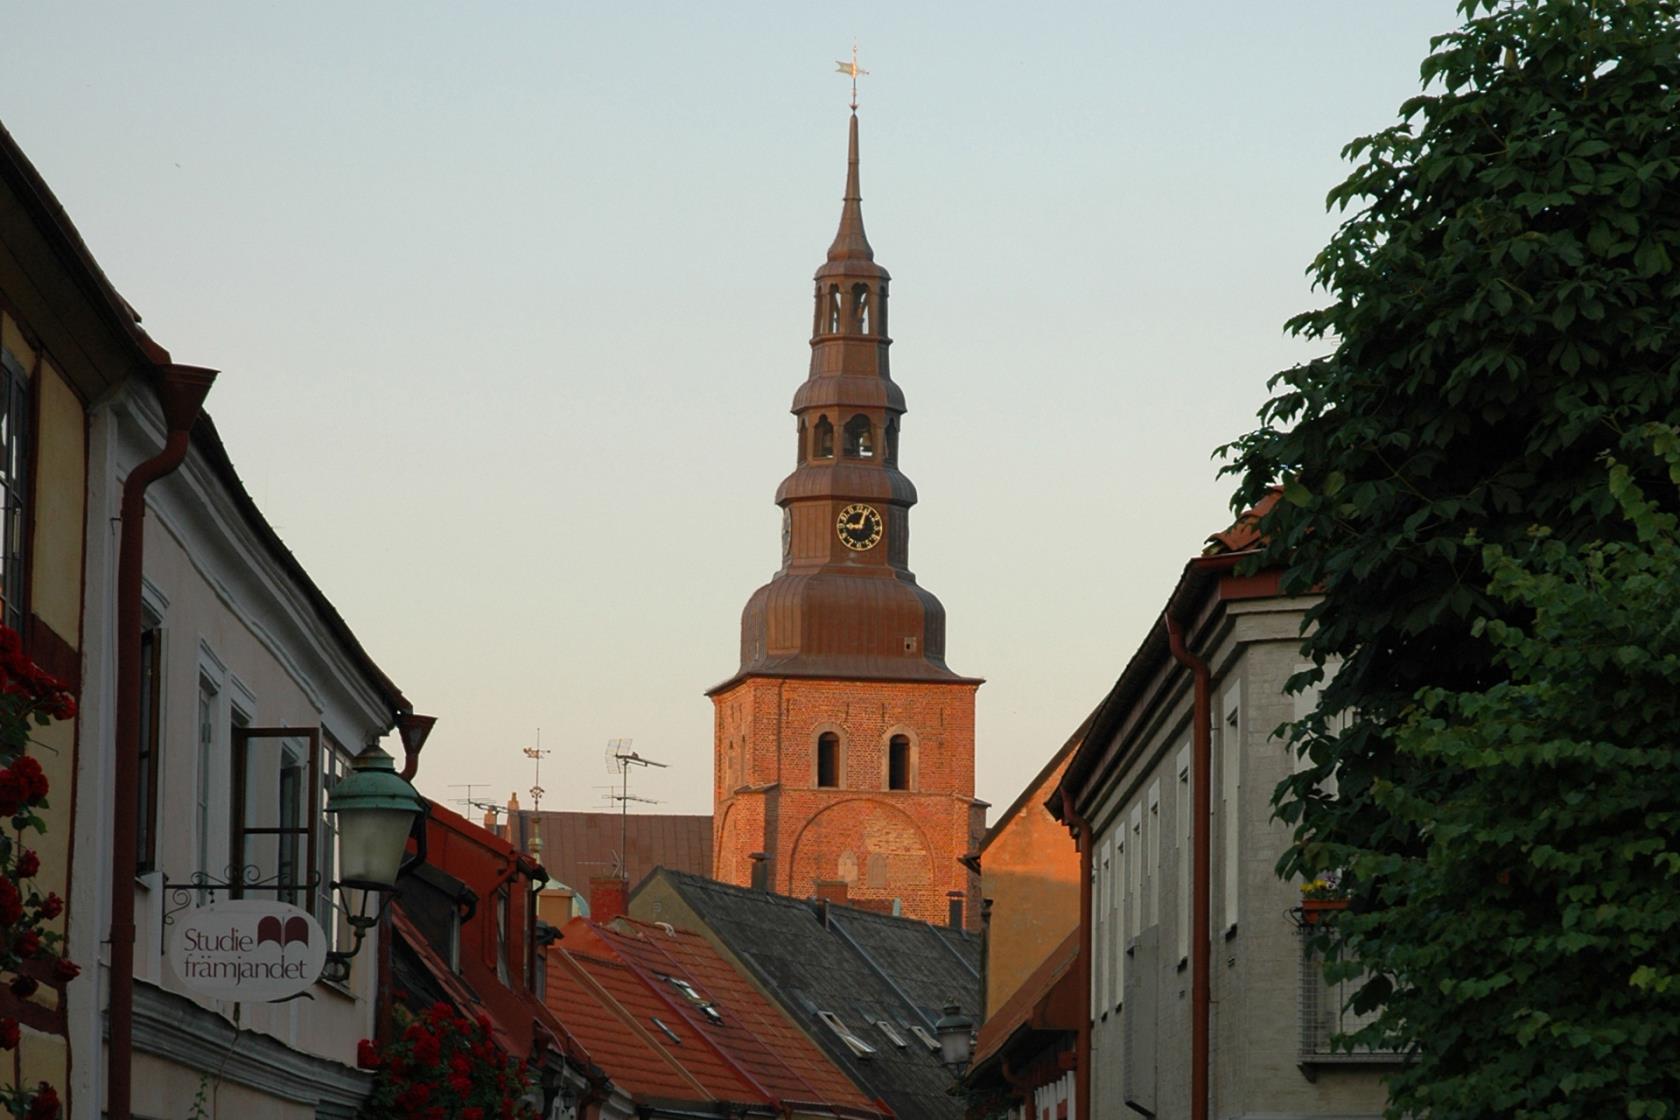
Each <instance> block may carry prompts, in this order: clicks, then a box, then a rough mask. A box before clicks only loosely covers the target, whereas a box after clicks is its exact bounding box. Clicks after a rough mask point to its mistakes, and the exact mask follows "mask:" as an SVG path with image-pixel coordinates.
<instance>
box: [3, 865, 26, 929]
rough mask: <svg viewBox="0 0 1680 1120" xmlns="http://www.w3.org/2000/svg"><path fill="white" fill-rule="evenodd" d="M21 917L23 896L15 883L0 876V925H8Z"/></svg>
mask: <svg viewBox="0 0 1680 1120" xmlns="http://www.w3.org/2000/svg"><path fill="white" fill-rule="evenodd" d="M21 917H23V896H21V895H20V894H18V889H17V884H16V883H14V882H12V881H11V880H10V879H7V878H5V877H3V876H0V925H6V926H9V925H11V924H12V923H14V922H16V921H17V920H18V919H19V918H21Z"/></svg>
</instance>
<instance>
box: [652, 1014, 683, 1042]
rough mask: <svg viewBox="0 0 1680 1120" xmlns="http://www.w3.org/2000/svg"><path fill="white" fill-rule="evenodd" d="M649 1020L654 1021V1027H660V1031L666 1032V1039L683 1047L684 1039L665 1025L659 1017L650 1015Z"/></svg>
mask: <svg viewBox="0 0 1680 1120" xmlns="http://www.w3.org/2000/svg"><path fill="white" fill-rule="evenodd" d="M649 1018H650V1019H652V1020H653V1025H654V1026H656V1027H658V1028H659V1029H660V1030H662V1031H664V1032H665V1037H666V1038H668V1039H670V1040H671V1041H672V1042H674V1043H676V1044H677V1045H678V1046H681V1045H682V1038H681V1037H680V1036H679V1035H678V1034H677V1032H676V1031H674V1030H672V1029H671V1028H670V1027H667V1026H666V1025H665V1023H664V1022H663V1021H662V1020H661V1019H660V1018H659V1017H658V1016H657V1015H650V1016H649Z"/></svg>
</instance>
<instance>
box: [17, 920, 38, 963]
mask: <svg viewBox="0 0 1680 1120" xmlns="http://www.w3.org/2000/svg"><path fill="white" fill-rule="evenodd" d="M40 951H41V931H40V930H38V929H36V928H35V927H33V926H29V927H27V928H25V929H24V931H23V932H22V933H20V934H18V935H17V939H16V940H15V941H13V942H12V952H14V953H16V954H17V955H18V956H20V957H23V958H25V959H28V958H29V957H33V956H34V955H35V954H36V953H39V952H40Z"/></svg>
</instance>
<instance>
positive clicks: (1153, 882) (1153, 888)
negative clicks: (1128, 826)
mask: <svg viewBox="0 0 1680 1120" xmlns="http://www.w3.org/2000/svg"><path fill="white" fill-rule="evenodd" d="M1145 824H1146V826H1147V827H1146V829H1145V831H1146V832H1147V833H1148V843H1149V859H1148V863H1149V912H1148V913H1147V914H1145V915H1144V924H1145V925H1157V924H1159V923H1160V921H1161V783H1160V782H1159V781H1156V782H1154V783H1152V784H1151V785H1150V787H1149V816H1148V817H1146V818H1145Z"/></svg>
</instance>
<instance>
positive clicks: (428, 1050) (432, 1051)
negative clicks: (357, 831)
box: [414, 1034, 443, 1067]
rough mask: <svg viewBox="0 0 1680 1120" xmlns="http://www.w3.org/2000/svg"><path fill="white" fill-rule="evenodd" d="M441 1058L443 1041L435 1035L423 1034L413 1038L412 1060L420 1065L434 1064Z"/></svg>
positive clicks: (428, 1065)
mask: <svg viewBox="0 0 1680 1120" xmlns="http://www.w3.org/2000/svg"><path fill="white" fill-rule="evenodd" d="M442 1058H443V1043H441V1042H439V1041H438V1040H437V1038H436V1037H434V1036H432V1035H429V1034H423V1035H421V1036H420V1037H419V1038H417V1039H415V1040H414V1060H415V1062H416V1063H417V1064H419V1065H422V1066H427V1067H430V1066H435V1065H437V1064H438V1062H439V1061H440V1060H442Z"/></svg>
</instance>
